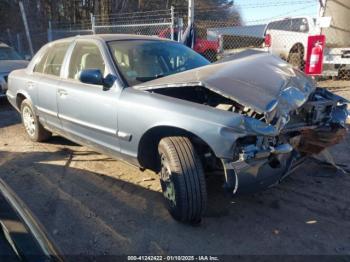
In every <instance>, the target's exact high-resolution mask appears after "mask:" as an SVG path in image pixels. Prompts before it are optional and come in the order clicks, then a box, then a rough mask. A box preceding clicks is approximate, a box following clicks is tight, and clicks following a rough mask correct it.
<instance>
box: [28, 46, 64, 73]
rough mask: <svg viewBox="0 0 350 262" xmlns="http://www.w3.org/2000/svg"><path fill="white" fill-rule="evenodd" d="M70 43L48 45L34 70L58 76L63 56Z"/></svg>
mask: <svg viewBox="0 0 350 262" xmlns="http://www.w3.org/2000/svg"><path fill="white" fill-rule="evenodd" d="M69 44H70V43H68V42H67V43H59V44H54V45H52V46H51V47H49V48H48V49H47V50H46V52H45V54H44V55H43V56H42V57H41V59H40V61H39V63H38V64H37V65H36V66H35V68H34V72H37V73H43V74H47V75H53V76H60V73H61V68H62V64H63V60H64V57H65V55H66V52H67V50H68V47H69Z"/></svg>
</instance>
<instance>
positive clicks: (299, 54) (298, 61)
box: [287, 48, 305, 71]
mask: <svg viewBox="0 0 350 262" xmlns="http://www.w3.org/2000/svg"><path fill="white" fill-rule="evenodd" d="M287 61H288V63H290V64H291V65H292V66H294V67H296V68H298V69H300V70H302V71H303V70H304V66H305V65H304V64H305V63H304V52H303V50H302V49H301V48H298V49H296V50H295V51H291V52H290V53H289V55H288V60H287Z"/></svg>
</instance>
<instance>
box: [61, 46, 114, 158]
mask: <svg viewBox="0 0 350 262" xmlns="http://www.w3.org/2000/svg"><path fill="white" fill-rule="evenodd" d="M107 54H108V53H106V51H105V50H104V49H103V48H102V46H101V43H99V42H98V41H94V40H77V42H76V43H75V46H74V48H73V51H72V54H71V55H70V59H69V61H68V62H67V69H66V76H65V77H63V79H62V83H61V85H60V88H59V89H58V90H57V92H58V96H57V103H58V112H59V118H60V120H61V124H62V127H63V130H64V132H65V133H66V134H68V136H70V137H72V139H74V140H76V141H79V142H80V143H83V144H88V145H92V146H95V147H96V146H97V147H98V148H101V149H102V150H103V151H106V150H107V151H109V152H111V153H115V152H116V151H118V152H119V141H118V137H117V109H118V98H119V95H120V92H121V89H120V88H119V87H118V86H116V85H114V86H113V87H112V88H110V89H108V90H103V87H102V86H100V85H92V84H85V83H82V82H80V81H79V73H80V72H81V71H82V70H85V69H99V70H100V71H101V72H102V74H103V75H104V76H106V75H107V74H109V73H111V69H110V67H109V66H108V64H107V63H106V62H105V61H106V60H107V59H106V56H107Z"/></svg>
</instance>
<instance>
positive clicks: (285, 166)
mask: <svg viewBox="0 0 350 262" xmlns="http://www.w3.org/2000/svg"><path fill="white" fill-rule="evenodd" d="M152 92H156V93H159V94H162V95H166V96H170V97H174V98H178V99H182V100H187V101H190V102H194V103H198V104H202V105H207V106H210V107H213V108H216V109H219V110H224V111H229V112H233V113H236V114H241V115H243V116H246V117H249V118H254V119H257V120H259V121H262V122H263V123H266V124H268V125H272V126H277V125H278V123H279V122H281V120H280V119H278V116H277V114H275V113H274V112H272V111H273V110H272V111H270V112H269V114H270V115H273V116H274V117H269V116H267V114H265V113H258V112H256V111H254V110H253V109H251V108H249V107H246V106H243V105H241V104H240V103H238V102H236V101H234V100H232V99H230V98H227V97H225V96H222V95H220V94H217V93H215V92H213V91H211V90H209V89H206V88H205V87H202V86H193V87H188V86H187V87H176V88H161V89H155V90H152ZM347 103H348V101H347V100H345V99H343V98H342V97H339V96H337V95H335V94H333V93H331V92H329V91H327V90H326V89H322V88H316V89H315V91H314V92H313V93H311V94H310V96H309V97H308V100H307V101H306V102H304V104H303V105H302V106H301V107H299V108H297V109H295V110H292V111H291V112H289V115H288V117H287V118H288V119H284V124H283V126H281V125H280V126H278V129H279V133H278V135H276V136H262V135H261V136H246V137H243V138H240V139H238V140H237V141H236V142H235V150H234V155H233V157H232V160H230V161H227V160H223V163H222V164H223V166H224V170H225V178H226V183H225V188H227V189H228V190H229V191H231V190H233V191H234V193H236V192H237V191H239V192H245V190H244V188H243V189H242V186H240V190H238V180H239V177H240V178H242V177H244V179H246V180H247V181H244V179H243V181H242V179H241V181H240V185H242V183H244V184H251V183H252V182H253V181H250V180H253V179H257V178H259V179H257V181H258V182H257V183H258V184H259V185H258V187H263V184H264V183H266V184H269V183H270V182H266V181H264V178H261V176H264V172H262V171H261V170H266V172H270V174H271V172H276V175H277V176H278V175H280V174H284V175H283V176H281V177H280V178H278V181H280V180H281V179H282V178H284V177H285V175H286V174H287V173H288V170H290V169H291V167H292V164H295V163H296V162H297V160H298V159H303V158H305V157H306V156H309V155H312V154H318V153H320V152H321V151H323V150H324V149H325V148H327V147H330V146H332V145H335V144H337V143H339V142H340V141H341V140H342V139H344V137H345V135H346V132H347V129H346V119H347V117H348V111H347ZM280 117H283V116H280ZM206 157H207V159H205V161H204V162H205V163H212V165H215V164H216V162H215V160H213V159H210V158H212V157H213V155H212V154H210V152H207V153H206ZM211 168H214V167H211ZM243 174H245V175H243ZM269 178H270V179H271V176H270V177H269ZM254 190H255V189H254ZM248 191H250V190H248Z"/></svg>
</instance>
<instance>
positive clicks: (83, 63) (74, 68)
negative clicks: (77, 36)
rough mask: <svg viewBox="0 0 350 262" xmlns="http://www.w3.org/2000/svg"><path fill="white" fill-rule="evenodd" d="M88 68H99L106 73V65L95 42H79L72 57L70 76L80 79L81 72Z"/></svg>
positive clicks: (103, 73)
mask: <svg viewBox="0 0 350 262" xmlns="http://www.w3.org/2000/svg"><path fill="white" fill-rule="evenodd" d="M86 69H99V70H100V71H101V73H102V75H105V71H106V65H105V62H104V60H103V57H102V55H101V52H100V50H99V48H98V47H97V46H96V45H95V44H92V43H83V42H78V43H77V44H76V45H75V47H74V50H73V54H72V57H71V59H70V63H69V74H68V78H70V79H76V80H78V78H79V73H80V72H81V71H83V70H86Z"/></svg>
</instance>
